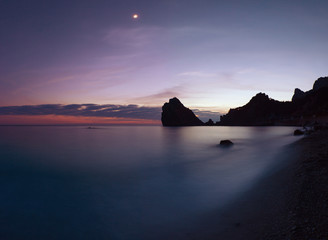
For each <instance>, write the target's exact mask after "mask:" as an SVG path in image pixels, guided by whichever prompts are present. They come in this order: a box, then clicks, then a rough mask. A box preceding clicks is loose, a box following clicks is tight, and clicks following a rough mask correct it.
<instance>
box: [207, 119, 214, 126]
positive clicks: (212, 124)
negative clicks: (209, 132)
mask: <svg viewBox="0 0 328 240" xmlns="http://www.w3.org/2000/svg"><path fill="white" fill-rule="evenodd" d="M205 125H206V126H214V125H215V124H214V122H213V120H212V119H208V121H207V122H206V123H205Z"/></svg>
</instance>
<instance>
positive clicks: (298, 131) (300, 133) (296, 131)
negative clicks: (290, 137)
mask: <svg viewBox="0 0 328 240" xmlns="http://www.w3.org/2000/svg"><path fill="white" fill-rule="evenodd" d="M303 134H304V132H303V131H302V130H299V129H296V130H295V131H294V136H300V135H303Z"/></svg>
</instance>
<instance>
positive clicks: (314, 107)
mask: <svg viewBox="0 0 328 240" xmlns="http://www.w3.org/2000/svg"><path fill="white" fill-rule="evenodd" d="M325 118H327V119H328V77H323V78H319V79H318V80H316V81H315V83H314V85H313V89H311V90H309V91H307V92H303V91H302V90H300V89H298V88H297V89H295V92H294V96H293V98H292V101H291V102H280V101H276V100H273V99H270V98H269V97H268V96H267V95H265V94H264V93H259V94H257V95H256V96H255V97H253V98H252V99H251V100H250V101H249V103H247V104H246V105H244V106H242V107H239V108H235V109H230V110H229V112H228V113H227V114H226V115H223V116H221V121H220V123H219V125H221V126H273V125H294V126H295V125H304V124H306V123H308V122H315V121H320V120H322V121H327V120H325Z"/></svg>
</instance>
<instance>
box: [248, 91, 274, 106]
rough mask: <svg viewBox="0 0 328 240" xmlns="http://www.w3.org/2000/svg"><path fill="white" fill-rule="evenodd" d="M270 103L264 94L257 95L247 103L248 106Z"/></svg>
mask: <svg viewBox="0 0 328 240" xmlns="http://www.w3.org/2000/svg"><path fill="white" fill-rule="evenodd" d="M268 101H270V98H269V96H268V95H266V94H265V93H258V94H256V95H255V96H254V97H252V99H251V100H250V101H249V104H254V103H264V102H268Z"/></svg>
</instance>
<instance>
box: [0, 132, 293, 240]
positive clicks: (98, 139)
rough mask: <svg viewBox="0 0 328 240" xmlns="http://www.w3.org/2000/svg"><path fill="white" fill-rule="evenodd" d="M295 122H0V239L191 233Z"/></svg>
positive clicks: (113, 239)
mask: <svg viewBox="0 0 328 240" xmlns="http://www.w3.org/2000/svg"><path fill="white" fill-rule="evenodd" d="M294 129H295V128H294V127H217V126H213V127H161V126H97V127H91V128H90V127H86V126H1V127H0V191H1V193H0V239H4V240H6V239H8V240H9V239H10V240H15V239H24V240H25V239H33V240H35V239H47V240H49V239H55V240H57V239H58V240H59V239H97V240H99V239H106V240H108V239H110V240H121V239H126V240H138V239H140V240H143V239H156V240H157V239H188V234H192V230H193V229H195V226H197V225H199V224H200V223H201V222H202V221H204V219H203V218H204V217H205V216H207V215H208V214H215V213H216V212H218V213H219V212H220V211H222V210H224V209H226V208H228V207H229V206H230V204H231V203H232V202H234V201H235V200H236V199H238V198H241V197H243V194H245V193H246V192H247V191H249V190H250V189H251V188H252V187H253V186H254V185H255V184H256V183H257V182H258V181H260V180H261V178H262V177H263V176H265V175H267V174H268V173H269V172H270V171H271V170H272V169H274V168H275V167H276V166H278V165H281V164H283V162H284V161H286V158H284V157H281V156H282V155H281V153H283V151H284V148H286V146H288V145H290V144H291V143H293V142H295V141H296V140H298V139H299V137H295V136H293V131H294ZM224 139H229V140H231V141H232V142H233V143H234V144H233V145H232V146H231V147H221V146H220V145H219V143H220V141H221V140H224ZM222 221H224V219H222ZM172 236H176V237H173V238H172Z"/></svg>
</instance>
